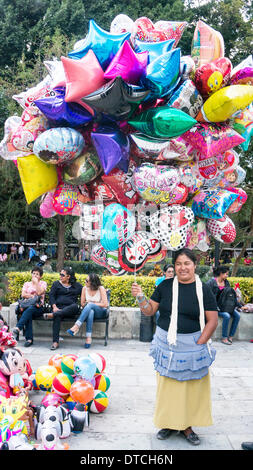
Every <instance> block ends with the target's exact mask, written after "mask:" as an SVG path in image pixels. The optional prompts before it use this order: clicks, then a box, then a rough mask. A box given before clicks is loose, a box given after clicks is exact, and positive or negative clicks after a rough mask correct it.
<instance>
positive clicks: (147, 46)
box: [134, 39, 175, 64]
mask: <svg viewBox="0 0 253 470" xmlns="http://www.w3.org/2000/svg"><path fill="white" fill-rule="evenodd" d="M174 42H175V40H174V39H168V40H167V41H158V42H146V41H140V40H139V39H136V40H135V47H134V49H135V52H144V51H147V52H148V57H149V60H148V62H149V64H150V63H151V62H153V60H155V59H157V57H160V56H161V55H163V54H165V53H166V52H169V51H171V49H172V47H173V45H174Z"/></svg>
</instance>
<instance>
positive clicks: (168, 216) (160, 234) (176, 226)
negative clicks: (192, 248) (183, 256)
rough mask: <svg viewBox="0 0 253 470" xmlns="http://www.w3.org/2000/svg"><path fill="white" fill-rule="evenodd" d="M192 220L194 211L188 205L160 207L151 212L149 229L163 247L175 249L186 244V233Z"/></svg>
mask: <svg viewBox="0 0 253 470" xmlns="http://www.w3.org/2000/svg"><path fill="white" fill-rule="evenodd" d="M193 221H194V213H193V211H192V210H191V209H190V207H185V206H181V205H174V206H169V207H161V208H160V210H157V211H156V212H154V213H153V214H151V216H150V229H151V232H152V233H153V234H154V236H155V237H157V238H158V240H160V242H161V243H162V244H163V245H164V246H165V248H168V249H169V250H172V251H177V250H180V249H181V248H184V246H185V245H186V241H187V234H188V231H189V228H190V226H191V224H192V223H193Z"/></svg>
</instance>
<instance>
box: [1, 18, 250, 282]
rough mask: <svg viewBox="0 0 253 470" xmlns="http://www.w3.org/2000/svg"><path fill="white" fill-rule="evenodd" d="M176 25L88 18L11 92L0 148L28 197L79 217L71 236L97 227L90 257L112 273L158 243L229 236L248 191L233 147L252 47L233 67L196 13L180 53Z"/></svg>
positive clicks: (203, 244) (242, 145)
mask: <svg viewBox="0 0 253 470" xmlns="http://www.w3.org/2000/svg"><path fill="white" fill-rule="evenodd" d="M185 28H187V23H186V22H183V21H181V22H180V21H178V22H175V21H164V20H163V21H157V22H156V23H153V22H152V21H151V20H150V19H149V18H146V17H141V18H138V19H137V20H135V21H134V20H132V19H131V18H129V17H128V16H127V15H124V14H120V15H118V16H116V17H115V18H114V19H113V21H112V23H111V28H110V32H108V31H105V30H103V29H102V28H101V27H100V26H99V25H97V24H96V22H95V21H94V20H90V23H89V31H88V34H87V36H86V37H85V38H83V39H81V40H79V41H77V42H76V44H75V45H74V48H73V50H72V51H70V52H69V54H68V56H69V57H64V56H62V57H61V58H59V59H57V60H56V59H54V60H51V61H45V67H46V69H47V71H48V74H47V75H46V76H45V78H44V80H42V82H40V83H38V84H36V85H35V86H34V87H33V88H30V89H28V90H26V91H23V92H21V93H19V94H17V95H14V96H13V98H14V100H16V101H17V102H18V103H19V104H20V106H21V107H22V108H23V113H22V115H21V117H18V116H10V117H9V118H8V119H7V120H6V123H5V135H4V138H3V140H2V142H1V144H0V154H1V156H2V157H3V158H5V159H10V160H13V161H14V162H16V164H17V167H18V171H19V174H20V178H21V182H22V185H23V189H24V193H25V197H26V200H27V203H28V204H30V203H31V202H32V201H34V200H35V199H37V198H38V197H42V200H41V205H40V213H41V215H42V217H54V216H55V215H56V214H63V215H66V214H68V215H75V216H79V217H80V231H81V237H82V238H90V237H91V238H92V239H94V231H95V233H96V238H97V241H98V244H97V245H96V246H95V247H94V248H93V252H92V254H91V259H93V261H95V262H96V263H98V264H101V265H102V266H105V267H106V268H107V269H108V270H109V271H110V272H111V273H112V274H115V275H121V274H124V273H125V272H133V271H138V270H140V269H141V268H142V267H143V265H144V264H145V263H146V262H148V261H150V260H152V257H154V259H157V255H158V254H160V260H161V259H163V258H164V257H165V255H166V252H167V250H172V251H177V250H178V249H180V248H182V247H184V246H188V247H190V248H191V249H199V250H202V251H207V250H208V248H209V246H210V239H211V237H213V238H214V239H216V240H219V241H221V242H223V243H231V242H233V241H234V240H235V237H236V229H235V226H234V224H233V222H232V220H231V219H230V217H229V214H230V213H235V212H238V211H239V210H240V209H241V206H242V205H243V204H244V203H245V202H246V200H247V194H246V193H245V191H244V190H243V189H242V188H240V185H241V184H242V183H243V181H244V179H245V176H246V172H245V170H244V169H243V168H242V167H241V166H240V156H239V153H238V152H241V150H242V149H243V150H245V149H247V148H248V145H249V142H250V139H251V136H252V132H253V119H252V118H253V105H252V102H253V59H252V56H249V57H248V58H246V59H245V60H244V61H243V62H242V63H241V64H232V63H231V61H230V59H229V58H228V57H226V55H225V45H224V41H223V37H222V35H221V34H220V33H219V32H218V31H216V30H215V29H213V28H211V27H210V26H209V25H207V24H205V23H204V22H203V21H201V20H199V21H198V22H197V24H196V27H195V31H194V35H193V38H192V49H191V55H190V56H183V55H182V53H181V49H180V47H178V44H180V38H181V36H182V34H183V32H184V29H185ZM233 65H236V67H234V68H233ZM98 203H100V204H102V205H103V207H105V208H104V210H103V211H101V212H99V213H98V211H97V207H98ZM137 204H138V206H137V209H136V205H137ZM150 207H152V213H151V215H149V217H148V216H147V215H146V213H147V210H148V209H149V211H150Z"/></svg>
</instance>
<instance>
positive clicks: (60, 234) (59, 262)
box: [56, 214, 65, 271]
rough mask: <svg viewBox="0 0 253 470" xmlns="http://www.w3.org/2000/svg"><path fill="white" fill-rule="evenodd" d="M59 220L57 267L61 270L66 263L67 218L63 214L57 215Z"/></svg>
mask: <svg viewBox="0 0 253 470" xmlns="http://www.w3.org/2000/svg"><path fill="white" fill-rule="evenodd" d="M57 221H58V240H57V242H58V249H57V264H56V269H57V271H60V270H61V269H62V268H63V265H64V248H65V219H64V216H63V215H59V214H58V215H57Z"/></svg>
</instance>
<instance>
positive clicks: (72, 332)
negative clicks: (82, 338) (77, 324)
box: [67, 328, 79, 336]
mask: <svg viewBox="0 0 253 470" xmlns="http://www.w3.org/2000/svg"><path fill="white" fill-rule="evenodd" d="M78 332H79V328H78V330H77V331H73V330H71V328H70V329H69V330H67V333H68V334H69V335H70V336H76V335H77V333H78Z"/></svg>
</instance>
